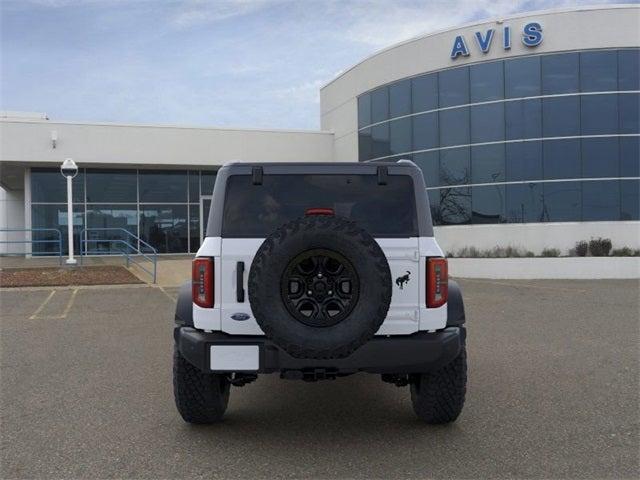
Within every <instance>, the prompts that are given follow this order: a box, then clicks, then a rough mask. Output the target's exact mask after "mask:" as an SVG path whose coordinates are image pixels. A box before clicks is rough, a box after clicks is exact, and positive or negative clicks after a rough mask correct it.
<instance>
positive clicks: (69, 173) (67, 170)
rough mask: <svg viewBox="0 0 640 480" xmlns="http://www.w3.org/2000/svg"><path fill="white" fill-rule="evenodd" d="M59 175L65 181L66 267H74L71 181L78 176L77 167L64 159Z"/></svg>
mask: <svg viewBox="0 0 640 480" xmlns="http://www.w3.org/2000/svg"><path fill="white" fill-rule="evenodd" d="M60 173H62V176H63V177H65V178H66V179H67V235H68V237H67V238H68V240H69V242H68V243H69V258H68V259H67V262H66V263H67V265H75V264H76V263H78V262H77V261H76V259H75V258H73V186H72V184H71V183H72V180H73V177H75V176H76V175H77V174H78V166H77V165H76V163H75V162H74V161H73V159H71V158H67V159H65V161H64V162H62V165H60Z"/></svg>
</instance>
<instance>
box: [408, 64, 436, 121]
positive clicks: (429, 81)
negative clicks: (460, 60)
mask: <svg viewBox="0 0 640 480" xmlns="http://www.w3.org/2000/svg"><path fill="white" fill-rule="evenodd" d="M411 102H412V111H413V113H418V112H425V111H427V110H434V109H436V108H438V74H437V73H431V74H429V75H422V76H420V77H416V78H413V79H411Z"/></svg>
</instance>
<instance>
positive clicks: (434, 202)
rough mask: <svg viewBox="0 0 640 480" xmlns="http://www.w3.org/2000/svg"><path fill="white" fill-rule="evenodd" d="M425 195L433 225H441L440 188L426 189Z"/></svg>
mask: <svg viewBox="0 0 640 480" xmlns="http://www.w3.org/2000/svg"><path fill="white" fill-rule="evenodd" d="M427 197H429V209H430V210H431V221H432V222H433V224H434V225H442V214H441V213H440V190H439V189H438V190H427Z"/></svg>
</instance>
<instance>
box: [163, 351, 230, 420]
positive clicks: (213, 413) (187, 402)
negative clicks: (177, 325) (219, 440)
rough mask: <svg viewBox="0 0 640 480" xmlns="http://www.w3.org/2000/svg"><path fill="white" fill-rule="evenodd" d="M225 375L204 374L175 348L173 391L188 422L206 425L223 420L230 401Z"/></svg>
mask: <svg viewBox="0 0 640 480" xmlns="http://www.w3.org/2000/svg"><path fill="white" fill-rule="evenodd" d="M230 386H231V385H230V383H229V380H228V379H227V377H226V376H224V375H219V374H215V373H203V372H201V371H200V370H198V369H197V368H196V367H194V366H193V365H191V363H189V362H188V361H187V360H186V359H185V358H184V357H183V356H182V355H181V354H180V351H179V350H178V347H177V345H174V349H173V394H174V397H175V400H176V407H178V412H180V415H181V416H182V418H183V419H184V421H185V422H188V423H198V424H207V423H215V422H219V421H220V420H222V416H223V415H224V412H225V411H226V410H227V404H228V402H229V389H230Z"/></svg>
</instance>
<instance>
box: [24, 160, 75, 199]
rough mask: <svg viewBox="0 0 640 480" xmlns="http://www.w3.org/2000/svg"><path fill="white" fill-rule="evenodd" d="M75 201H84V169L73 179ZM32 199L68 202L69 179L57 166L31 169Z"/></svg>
mask: <svg viewBox="0 0 640 480" xmlns="http://www.w3.org/2000/svg"><path fill="white" fill-rule="evenodd" d="M72 186H73V202H74V203H84V169H83V168H80V169H78V174H77V175H76V176H75V177H74V179H73V180H72ZM31 201H32V202H42V203H67V180H66V178H65V177H63V176H62V174H61V173H60V170H59V169H57V168H32V169H31Z"/></svg>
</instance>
